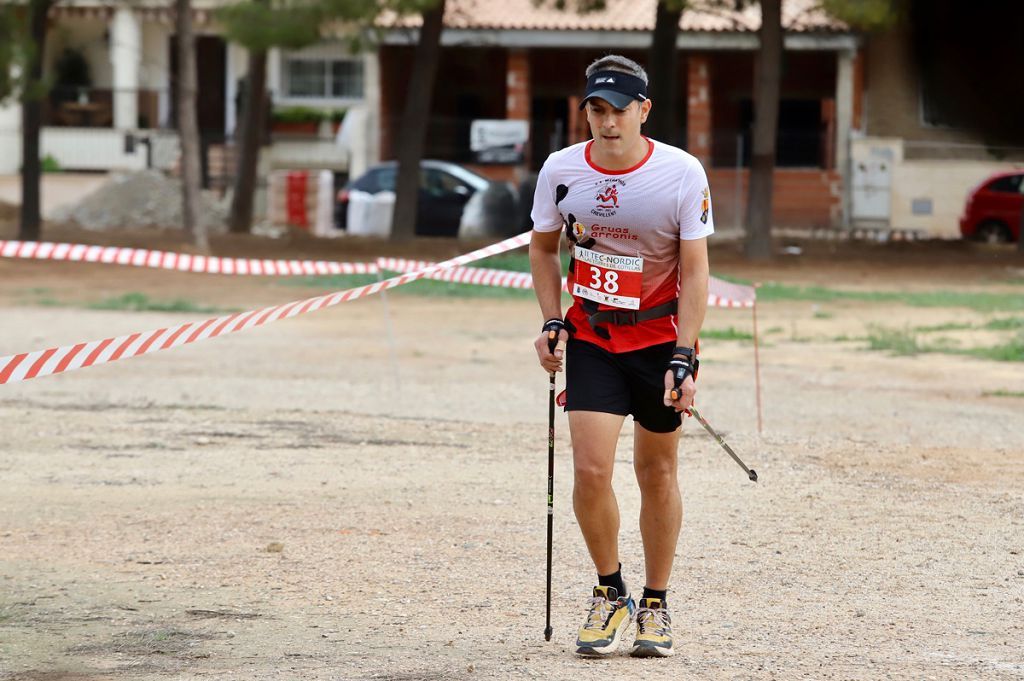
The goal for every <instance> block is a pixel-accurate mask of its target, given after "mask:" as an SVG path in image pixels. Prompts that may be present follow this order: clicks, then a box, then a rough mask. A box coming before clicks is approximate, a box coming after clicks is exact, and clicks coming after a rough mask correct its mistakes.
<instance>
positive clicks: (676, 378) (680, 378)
mask: <svg viewBox="0 0 1024 681" xmlns="http://www.w3.org/2000/svg"><path fill="white" fill-rule="evenodd" d="M698 366H700V360H698V359H697V358H696V357H694V358H692V360H690V359H687V358H686V357H680V356H678V355H677V356H675V357H673V358H672V360H671V361H670V362H669V363H668V370H669V371H671V372H672V392H671V393H670V395H671V396H672V399H673V400H678V399H679V396H680V395H681V394H682V391H681V390H680V389H681V388H682V387H683V382H684V381H685V380H686V377H687V376H693V377H696V376H697V367H698Z"/></svg>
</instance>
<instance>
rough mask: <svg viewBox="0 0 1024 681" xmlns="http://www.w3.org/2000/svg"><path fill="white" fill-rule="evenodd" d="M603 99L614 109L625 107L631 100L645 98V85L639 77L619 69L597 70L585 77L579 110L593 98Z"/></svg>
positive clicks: (639, 100)
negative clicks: (583, 92) (585, 89)
mask: <svg viewBox="0 0 1024 681" xmlns="http://www.w3.org/2000/svg"><path fill="white" fill-rule="evenodd" d="M595 97H596V98H598V99H603V100H605V101H606V102H608V103H609V104H611V105H612V106H614V107H615V108H616V109H625V108H626V107H627V106H629V105H630V103H631V102H634V101H637V102H643V101H645V100H646V99H647V85H646V83H644V81H642V80H641V79H639V78H637V77H636V76H633V75H630V74H628V73H622V72H621V71H598V72H597V73H594V74H593V75H591V76H590V78H587V93H586V95H584V96H583V101H582V102H580V111H582V110H583V109H584V107H586V105H587V101H589V100H591V99H593V98H595Z"/></svg>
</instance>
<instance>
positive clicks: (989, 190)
mask: <svg viewBox="0 0 1024 681" xmlns="http://www.w3.org/2000/svg"><path fill="white" fill-rule="evenodd" d="M1021 210H1024V171H1022V170H1013V171H1008V172H1001V173H996V174H995V175H991V176H990V177H988V178H987V179H986V180H985V181H984V182H982V183H981V184H979V185H978V186H977V187H975V188H974V189H973V190H971V193H970V194H968V195H967V203H966V204H964V212H963V215H962V216H961V217H960V233H961V234H962V235H963V237H964V238H965V239H976V240H978V241H989V242H997V241H1017V240H1019V239H1020V213H1021Z"/></svg>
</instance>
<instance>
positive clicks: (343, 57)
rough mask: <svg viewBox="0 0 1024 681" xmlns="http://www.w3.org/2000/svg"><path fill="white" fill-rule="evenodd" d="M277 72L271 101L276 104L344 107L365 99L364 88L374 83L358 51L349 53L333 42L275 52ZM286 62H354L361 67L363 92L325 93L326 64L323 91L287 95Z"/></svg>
mask: <svg viewBox="0 0 1024 681" xmlns="http://www.w3.org/2000/svg"><path fill="white" fill-rule="evenodd" d="M278 54H279V59H278V73H279V74H280V75H279V78H280V82H279V83H278V93H277V96H276V97H275V98H274V99H275V104H277V105H279V106H309V107H313V108H316V107H333V108H347V107H350V106H354V105H357V104H361V103H363V102H365V101H366V96H367V90H369V89H370V88H371V87H374V84H373V83H371V82H370V81H369V78H368V75H369V74H368V73H367V68H366V59H365V57H364V56H363V55H360V54H351V53H350V52H348V51H347V50H345V49H344V48H342V47H340V46H337V45H329V44H324V45H316V46H313V47H310V48H306V49H304V50H296V51H292V52H285V51H281V52H279V53H278ZM290 61H312V62H324V63H327V64H329V63H330V62H332V61H349V62H353V63H356V64H358V65H359V66H360V67H361V68H362V73H363V93H362V96H360V97H334V96H331V95H328V94H327V93H326V89H327V87H328V84H329V79H330V66H327V68H326V69H325V78H324V90H325V93H324V95H323V96H320V97H315V96H314V97H303V96H295V95H291V94H289V92H288V87H289V83H288V63H289V62H290Z"/></svg>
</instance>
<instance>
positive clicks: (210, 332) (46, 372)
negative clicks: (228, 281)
mask: <svg viewBox="0 0 1024 681" xmlns="http://www.w3.org/2000/svg"><path fill="white" fill-rule="evenodd" d="M529 241H530V233H529V232H526V233H524V234H520V235H518V236H514V237H512V238H511V239H506V240H504V241H502V242H499V243H496V244H492V245H490V246H486V247H484V248H480V249H478V250H475V251H473V252H472V253H466V254H465V255H460V256H458V257H456V258H452V259H450V260H445V261H444V262H440V263H437V264H436V265H432V266H430V267H429V268H425V269H422V270H419V271H416V272H408V273H405V274H400V275H398V276H397V277H391V278H390V279H385V280H383V281H378V282H374V283H372V284H367V285H365V286H358V287H356V288H351V289H346V290H344V291H337V292H335V293H329V294H327V295H322V296H316V297H314V298H307V299H306V300H298V301H295V302H292V303H285V304H284V305H276V306H273V307H266V308H263V309H261V310H250V311H248V312H239V313H236V314H232V315H226V316H223V317H216V318H214V319H207V320H205V321H202V322H186V323H185V324H179V325H178V326H174V327H168V328H163V329H155V330H153V331H144V332H138V333H132V334H127V335H124V336H118V337H117V338H105V339H103V340H96V341H91V342H87V343H76V344H74V345H64V346H61V347H58V348H49V349H47V350H36V351H34V352H23V353H19V354H16V355H9V356H7V357H0V385H3V384H5V383H16V382H18V381H27V380H29V379H32V378H40V377H42V376H50V375H52V374H59V373H63V372H66V371H73V370H75V369H82V368H84V367H89V366H95V365H97V364H107V363H109V362H116V361H117V360H120V359H128V358H130V357H138V356H139V355H146V354H149V353H152V352H157V351H159V350H169V349H171V348H176V347H178V346H181V345H187V344H189V343H196V342H198V341H203V340H207V339H210V338H216V337H218V336H221V335H225V334H229V333H235V332H238V331H245V330H247V329H251V328H253V327H255V326H263V325H264V324H269V323H271V322H276V321H278V320H281V319H288V318H290V317H297V316H298V315H301V314H306V313H307V312H316V311H317V310H322V309H324V308H328V307H334V306H335V305H339V304H341V303H346V302H349V301H351V300H356V299H358V298H363V297H365V296H369V295H373V294H375V293H379V292H380V291H383V290H385V289H389V288H394V287H396V286H401V285H403V284H407V283H409V282H411V281H415V280H417V279H420V278H422V277H424V276H426V275H428V274H430V273H431V272H435V271H438V270H441V269H447V268H451V267H458V266H459V265H464V264H466V263H468V262H473V261H474V260H480V259H482V258H486V257H488V256H492V255H497V254H499V253H504V252H506V251H510V250H512V249H514V248H519V247H520V246H525V245H526V244H528V243H529Z"/></svg>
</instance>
